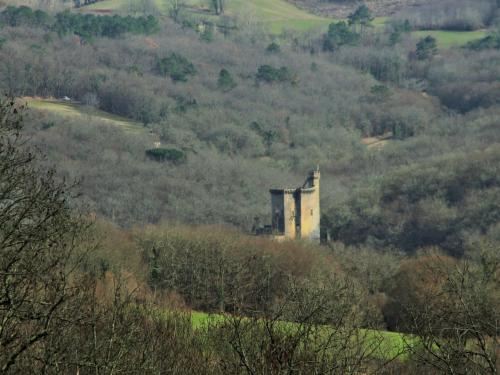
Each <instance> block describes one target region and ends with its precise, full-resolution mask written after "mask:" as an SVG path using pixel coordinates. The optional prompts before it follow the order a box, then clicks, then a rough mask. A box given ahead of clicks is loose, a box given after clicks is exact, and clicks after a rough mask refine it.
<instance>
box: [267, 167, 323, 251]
mask: <svg viewBox="0 0 500 375" xmlns="http://www.w3.org/2000/svg"><path fill="white" fill-rule="evenodd" d="M319 180H320V173H319V168H317V169H316V170H314V171H311V172H309V175H308V176H307V179H306V182H305V183H304V184H303V185H302V186H301V187H299V188H296V189H271V190H270V192H271V212H272V224H271V231H272V234H273V235H274V237H275V238H276V239H308V240H311V241H315V242H318V243H319V242H320V209H319Z"/></svg>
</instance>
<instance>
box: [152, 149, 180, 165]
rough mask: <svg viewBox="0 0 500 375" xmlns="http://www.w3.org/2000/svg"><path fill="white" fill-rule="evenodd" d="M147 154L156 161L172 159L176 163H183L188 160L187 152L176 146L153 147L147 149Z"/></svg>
mask: <svg viewBox="0 0 500 375" xmlns="http://www.w3.org/2000/svg"><path fill="white" fill-rule="evenodd" d="M146 155H147V156H148V157H149V158H150V159H152V160H156V161H160V162H163V161H171V162H172V163H174V164H181V163H184V162H185V161H186V153H185V152H184V151H182V150H178V149H176V148H152V149H150V150H146Z"/></svg>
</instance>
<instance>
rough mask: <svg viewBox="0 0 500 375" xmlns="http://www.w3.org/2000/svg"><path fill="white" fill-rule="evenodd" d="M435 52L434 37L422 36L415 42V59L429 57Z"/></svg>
mask: <svg viewBox="0 0 500 375" xmlns="http://www.w3.org/2000/svg"><path fill="white" fill-rule="evenodd" d="M436 53H437V43H436V39H435V38H433V37H432V36H430V35H427V36H426V37H425V38H422V39H420V40H419V41H418V43H417V50H416V52H415V54H416V56H417V59H419V60H426V59H429V58H431V57H432V56H434V55H435V54H436Z"/></svg>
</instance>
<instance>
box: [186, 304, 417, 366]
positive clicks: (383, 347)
mask: <svg viewBox="0 0 500 375" xmlns="http://www.w3.org/2000/svg"><path fill="white" fill-rule="evenodd" d="M223 320H224V317H223V316H222V315H219V314H208V313H205V312H199V311H192V312H191V323H192V325H193V328H195V329H203V327H206V326H207V324H209V322H212V323H219V322H222V321H223ZM283 324H285V325H288V326H289V327H290V328H293V327H294V323H288V322H283ZM324 329H325V332H327V330H328V326H325V327H324ZM360 334H361V335H364V337H365V340H366V342H367V346H371V345H372V344H373V345H374V346H376V350H375V351H374V353H373V356H374V357H375V358H377V359H382V360H390V359H393V358H396V357H399V358H405V356H406V353H405V347H406V343H407V342H408V341H409V340H410V341H411V339H410V338H409V337H407V336H405V335H404V334H402V333H398V332H389V331H379V330H372V329H361V330H360Z"/></svg>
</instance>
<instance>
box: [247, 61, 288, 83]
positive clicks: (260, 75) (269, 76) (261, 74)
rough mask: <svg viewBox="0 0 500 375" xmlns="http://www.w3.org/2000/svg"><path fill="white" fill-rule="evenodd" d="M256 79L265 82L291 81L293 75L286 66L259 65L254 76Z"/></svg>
mask: <svg viewBox="0 0 500 375" xmlns="http://www.w3.org/2000/svg"><path fill="white" fill-rule="evenodd" d="M255 77H256V79H257V81H263V82H267V83H274V82H292V80H293V76H292V74H291V73H290V71H289V70H288V68H287V67H285V66H282V67H281V68H274V67H272V66H271V65H261V66H260V67H259V70H258V71H257V75H256V76H255Z"/></svg>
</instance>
